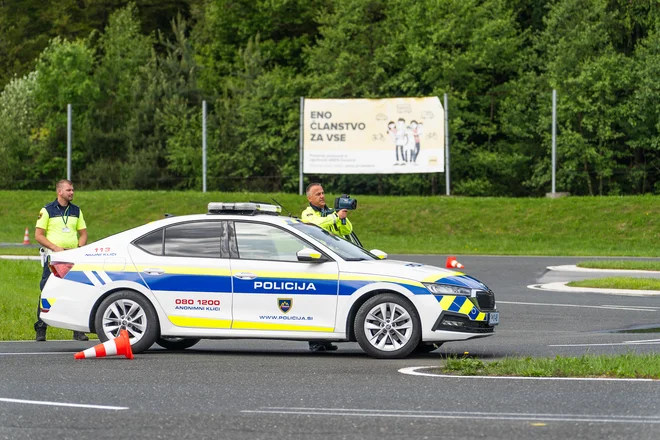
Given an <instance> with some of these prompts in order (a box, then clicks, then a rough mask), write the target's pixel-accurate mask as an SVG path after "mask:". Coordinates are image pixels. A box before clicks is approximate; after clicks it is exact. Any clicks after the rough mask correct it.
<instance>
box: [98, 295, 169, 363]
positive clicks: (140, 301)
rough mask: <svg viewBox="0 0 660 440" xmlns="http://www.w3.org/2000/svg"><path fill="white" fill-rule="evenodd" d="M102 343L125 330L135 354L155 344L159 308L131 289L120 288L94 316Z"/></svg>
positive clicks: (157, 331)
mask: <svg viewBox="0 0 660 440" xmlns="http://www.w3.org/2000/svg"><path fill="white" fill-rule="evenodd" d="M94 325H95V327H96V334H97V335H98V337H99V339H100V340H101V342H105V341H109V340H110V339H114V338H116V337H118V336H119V331H120V330H122V329H126V330H127V331H128V335H129V336H130V339H131V350H132V351H133V353H141V352H143V351H145V350H147V349H148V348H149V347H151V346H152V345H153V343H154V342H155V341H156V338H157V337H158V333H159V331H160V329H159V324H158V318H157V317H156V311H155V310H154V308H153V306H152V305H151V303H150V302H149V300H148V299H147V298H145V297H144V296H142V295H140V294H139V293H137V292H135V291H132V290H120V291H117V292H114V293H112V294H111V295H110V296H108V297H107V298H106V299H104V300H103V302H102V303H101V305H100V306H99V308H98V310H97V311H96V316H95V318H94Z"/></svg>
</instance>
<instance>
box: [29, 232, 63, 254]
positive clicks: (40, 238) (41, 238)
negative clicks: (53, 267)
mask: <svg viewBox="0 0 660 440" xmlns="http://www.w3.org/2000/svg"><path fill="white" fill-rule="evenodd" d="M34 238H35V240H37V243H39V244H40V245H42V246H43V247H45V248H46V249H50V250H51V251H53V252H59V251H63V250H64V248H62V247H59V246H58V245H56V244H54V243H53V242H51V241H50V240H49V239H47V238H46V230H45V229H42V228H36V229H35V230H34Z"/></svg>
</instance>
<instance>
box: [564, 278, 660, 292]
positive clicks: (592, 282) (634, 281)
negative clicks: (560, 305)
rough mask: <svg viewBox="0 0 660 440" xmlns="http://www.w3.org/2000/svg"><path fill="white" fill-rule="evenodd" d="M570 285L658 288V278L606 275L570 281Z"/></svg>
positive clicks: (611, 287) (635, 288)
mask: <svg viewBox="0 0 660 440" xmlns="http://www.w3.org/2000/svg"><path fill="white" fill-rule="evenodd" d="M567 286H570V287H595V288H599V289H632V290H658V291H660V279H656V278H629V277H608V278H596V279H589V280H580V281H571V282H570V283H568V284H567Z"/></svg>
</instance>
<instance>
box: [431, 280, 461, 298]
mask: <svg viewBox="0 0 660 440" xmlns="http://www.w3.org/2000/svg"><path fill="white" fill-rule="evenodd" d="M424 286H426V288H427V289H428V291H429V292H431V293H433V294H435V295H464V296H470V295H471V294H472V289H470V288H469V287H461V286H454V285H451V284H434V283H428V284H427V283H424Z"/></svg>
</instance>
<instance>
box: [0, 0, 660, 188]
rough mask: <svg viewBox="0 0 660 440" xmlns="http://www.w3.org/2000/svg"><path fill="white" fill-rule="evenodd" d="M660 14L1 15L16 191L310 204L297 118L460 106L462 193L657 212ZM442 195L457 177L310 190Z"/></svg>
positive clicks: (332, 6) (376, 10) (646, 10)
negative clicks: (416, 104) (440, 102)
mask: <svg viewBox="0 0 660 440" xmlns="http://www.w3.org/2000/svg"><path fill="white" fill-rule="evenodd" d="M659 25H660V2H658V1H656V0H144V1H140V2H137V3H129V2H127V1H120V0H94V1H92V0H83V1H80V0H75V1H74V0H58V1H52V0H0V88H1V89H2V93H1V95H0V154H1V157H2V159H3V160H2V161H0V188H3V189H44V188H48V187H51V186H52V184H53V183H54V182H55V181H56V180H57V179H59V178H62V177H63V176H64V175H65V173H66V138H67V137H66V135H67V117H66V106H67V104H68V103H71V104H72V105H73V139H74V142H73V160H72V169H73V170H74V171H73V178H74V181H75V183H76V185H77V186H78V187H81V188H85V189H201V185H202V183H201V182H202V151H201V145H202V130H201V126H202V112H201V107H202V101H204V100H205V101H207V103H208V121H207V124H208V177H207V182H208V189H209V190H223V191H240V190H249V191H297V189H298V159H299V158H298V136H299V127H298V125H299V99H300V97H301V96H306V97H314V98H385V97H398V96H440V97H442V95H443V94H445V93H447V94H448V95H449V115H450V136H451V178H452V179H451V180H452V193H453V194H457V195H458V194H461V195H490V196H504V195H506V196H537V195H542V194H544V193H546V192H548V191H549V190H550V188H551V185H550V183H551V173H552V168H551V116H552V107H551V103H552V98H551V96H552V90H553V89H556V90H557V93H558V97H559V99H558V109H557V120H558V140H557V150H558V156H557V164H558V166H557V176H556V178H557V191H569V192H571V193H573V194H592V195H599V194H602V195H606V194H643V193H656V194H657V193H660V120H659V116H660V99H658V96H659V92H660V26H659ZM306 180H307V181H312V180H321V181H323V182H324V183H325V185H326V189H327V190H329V191H331V192H340V191H341V192H350V193H353V194H444V192H445V187H444V185H445V178H444V174H435V175H426V174H423V175H405V176H400V175H398V176H392V175H374V176H306Z"/></svg>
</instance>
